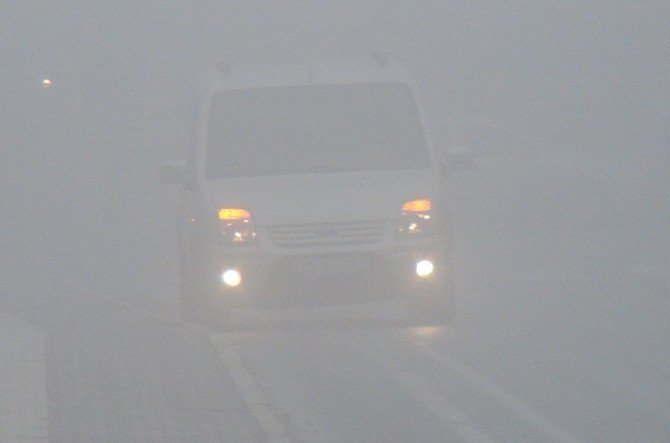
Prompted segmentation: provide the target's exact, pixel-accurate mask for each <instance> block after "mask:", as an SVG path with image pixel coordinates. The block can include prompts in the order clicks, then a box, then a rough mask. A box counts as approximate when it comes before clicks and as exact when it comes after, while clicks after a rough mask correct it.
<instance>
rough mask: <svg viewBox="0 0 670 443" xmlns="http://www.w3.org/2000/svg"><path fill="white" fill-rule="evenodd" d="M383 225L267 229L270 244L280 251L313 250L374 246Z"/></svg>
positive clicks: (292, 226) (360, 223) (316, 224)
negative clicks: (319, 248) (322, 247)
mask: <svg viewBox="0 0 670 443" xmlns="http://www.w3.org/2000/svg"><path fill="white" fill-rule="evenodd" d="M385 228H386V223H385V222H383V221H365V222H349V223H313V224H312V223H310V224H299V225H277V226H270V227H269V228H268V231H269V232H270V237H271V238H272V241H274V242H275V244H276V245H277V246H279V247H283V248H308V247H315V246H348V245H363V244H372V243H377V242H378V241H380V240H381V238H382V236H383V235H384V229H385Z"/></svg>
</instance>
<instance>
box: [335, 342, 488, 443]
mask: <svg viewBox="0 0 670 443" xmlns="http://www.w3.org/2000/svg"><path fill="white" fill-rule="evenodd" d="M348 345H349V346H351V347H352V348H354V349H355V350H356V351H358V352H359V353H361V354H363V355H371V354H372V355H374V356H375V361H378V362H384V367H385V368H387V370H388V372H389V375H390V376H391V378H393V379H394V380H395V381H396V383H398V386H399V387H401V388H402V389H404V390H405V391H406V392H407V393H409V394H410V395H411V396H412V397H413V398H414V399H415V400H417V401H418V402H419V403H421V404H422V405H424V406H425V407H426V409H428V410H429V411H430V412H432V413H433V414H434V415H435V416H436V417H437V418H439V419H440V420H442V421H443V422H444V423H446V424H448V425H449V426H450V427H451V429H453V431H454V432H455V433H456V434H458V436H460V437H461V438H462V439H463V440H464V441H466V442H473V443H485V442H494V441H495V440H494V439H493V438H492V437H490V436H489V435H488V434H487V433H486V432H485V431H483V430H481V429H478V428H477V427H476V426H474V425H473V423H472V421H471V420H470V418H469V417H468V416H467V415H466V414H464V413H463V412H462V411H461V410H460V409H459V408H458V407H456V406H455V405H453V404H452V403H451V402H449V401H448V400H447V398H445V397H444V396H441V395H438V394H436V393H435V389H433V388H432V387H431V386H430V385H429V384H428V383H427V382H426V381H425V380H423V379H422V378H421V377H419V376H418V375H416V374H412V373H409V372H406V371H402V370H400V369H398V368H397V367H396V368H394V369H392V368H393V367H394V366H397V365H395V364H393V362H391V361H390V360H388V359H387V358H385V357H384V356H383V355H382V354H381V353H379V352H378V351H375V350H372V349H369V348H364V347H363V346H361V345H360V344H359V343H358V342H355V341H351V340H350V341H349V342H348Z"/></svg>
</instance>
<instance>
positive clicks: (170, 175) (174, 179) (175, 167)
mask: <svg viewBox="0 0 670 443" xmlns="http://www.w3.org/2000/svg"><path fill="white" fill-rule="evenodd" d="M158 176H159V178H160V181H161V183H163V184H166V185H185V184H186V181H187V180H186V178H187V177H186V165H184V164H183V163H166V164H164V165H162V166H161V167H160V169H159V171H158Z"/></svg>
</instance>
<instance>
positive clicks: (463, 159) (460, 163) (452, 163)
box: [445, 146, 477, 172]
mask: <svg viewBox="0 0 670 443" xmlns="http://www.w3.org/2000/svg"><path fill="white" fill-rule="evenodd" d="M445 167H446V169H447V170H448V171H450V172H456V171H472V170H474V169H477V165H476V164H475V154H474V152H473V151H472V149H470V148H468V147H467V146H450V147H449V148H448V149H447V153H446V156H445Z"/></svg>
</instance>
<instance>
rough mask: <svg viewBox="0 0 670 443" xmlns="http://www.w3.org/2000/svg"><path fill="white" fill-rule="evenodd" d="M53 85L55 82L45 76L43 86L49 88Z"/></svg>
mask: <svg viewBox="0 0 670 443" xmlns="http://www.w3.org/2000/svg"><path fill="white" fill-rule="evenodd" d="M51 86H53V83H52V82H51V80H49V79H48V78H45V79H44V80H42V87H43V88H44V89H49V88H50V87H51Z"/></svg>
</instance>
